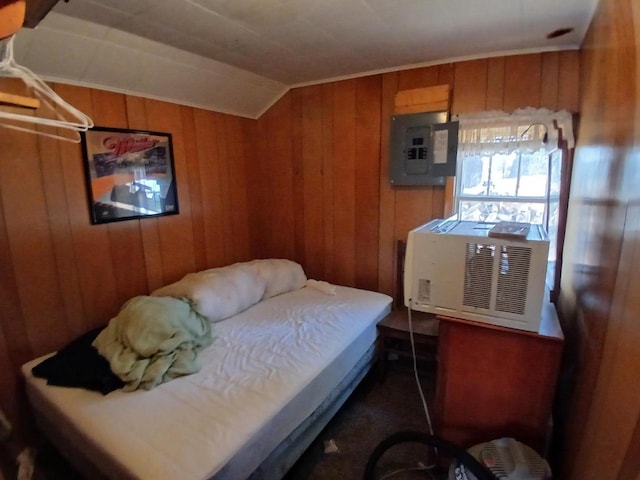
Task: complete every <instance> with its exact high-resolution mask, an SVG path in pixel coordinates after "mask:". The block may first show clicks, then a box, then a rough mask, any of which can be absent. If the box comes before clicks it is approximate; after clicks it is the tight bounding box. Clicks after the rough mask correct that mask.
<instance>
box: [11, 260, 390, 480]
mask: <svg viewBox="0 0 640 480" xmlns="http://www.w3.org/2000/svg"><path fill="white" fill-rule="evenodd" d="M255 262H256V261H253V262H247V263H243V264H235V265H234V266H230V267H224V268H225V269H227V270H223V273H225V272H226V273H225V275H223V277H224V276H226V274H227V273H229V268H231V269H232V270H233V268H237V267H238V266H240V267H241V268H242V269H244V270H245V271H246V270H247V267H249V268H250V269H253V271H254V272H255V271H256V268H257V271H258V275H257V276H256V278H258V277H260V278H261V280H260V281H261V282H262V280H265V279H266V280H265V281H264V282H263V283H264V284H265V286H264V290H263V293H262V294H261V295H260V298H259V300H258V301H257V302H254V300H255V298H256V297H255V295H258V294H259V293H260V289H261V288H262V287H260V288H258V289H257V292H254V294H253V295H254V297H253V298H252V299H248V300H247V299H244V300H242V299H241V300H240V301H238V302H235V303H234V301H229V295H231V297H233V295H234V294H236V295H239V296H240V297H242V296H243V295H245V293H244V292H245V291H246V289H245V288H244V285H245V284H244V283H243V282H233V281H232V282H231V287H229V283H228V282H227V283H225V284H224V285H222V284H221V283H220V281H221V280H225V279H224V278H222V279H221V278H217V277H216V278H215V280H216V281H214V282H209V285H208V287H207V288H209V287H211V286H213V287H219V288H220V289H221V290H222V292H223V294H222V295H221V296H220V298H219V299H218V300H220V299H223V300H225V301H224V302H223V303H220V302H219V301H217V303H216V301H215V300H214V301H213V302H212V301H211V296H210V295H208V294H207V289H202V288H200V287H201V285H199V284H198V281H195V280H197V279H195V280H194V277H193V275H191V276H189V275H188V276H186V277H185V279H183V280H182V281H181V282H182V283H180V282H177V283H176V284H173V285H171V286H168V287H165V289H160V290H159V291H157V292H154V293H152V295H156V296H162V295H168V294H172V295H173V294H175V295H177V296H180V295H184V294H185V291H184V290H185V288H186V289H187V290H189V289H190V294H191V297H192V298H191V299H192V301H193V302H194V303H195V304H196V306H197V304H198V302H200V306H201V309H202V310H207V309H210V310H212V311H214V310H215V311H217V310H218V307H221V306H223V307H228V306H229V304H232V308H231V310H229V311H227V312H226V313H225V314H224V315H228V314H229V313H231V314H232V315H230V316H227V317H226V318H223V319H214V320H213V323H212V328H213V333H214V336H215V339H214V341H213V343H212V344H211V345H210V346H208V347H206V348H205V349H203V350H202V351H201V352H200V355H199V358H198V361H199V363H200V365H201V368H200V370H199V371H198V372H197V373H193V374H190V375H185V376H181V377H179V378H175V379H173V380H170V381H167V382H165V383H162V384H160V385H158V386H156V387H155V388H153V389H151V390H140V389H139V390H135V391H131V392H126V391H123V390H121V389H120V390H115V391H113V392H111V393H109V394H107V395H102V394H101V393H99V392H95V391H90V390H86V389H82V388H65V387H57V386H51V385H48V384H47V382H46V380H44V379H42V378H36V377H34V375H33V374H32V368H33V367H34V366H35V365H38V364H39V363H40V362H41V361H42V360H43V358H39V359H35V360H33V361H31V362H28V363H27V364H25V365H23V367H22V371H23V374H24V376H25V379H26V382H25V383H26V390H27V395H28V399H29V402H30V404H31V407H32V411H33V413H34V416H35V418H36V421H37V424H38V425H39V427H40V428H41V429H42V430H43V432H44V433H45V434H46V435H47V436H48V437H49V438H50V439H51V440H52V442H53V443H54V445H56V447H57V448H58V449H59V450H60V451H61V452H62V453H63V454H64V455H65V456H66V457H67V458H68V459H69V460H70V461H71V462H72V464H73V465H74V466H75V467H76V468H77V469H78V470H79V471H80V472H82V473H83V474H84V475H86V476H87V478H117V479H125V478H139V479H154V480H156V479H157V480H160V479H176V478H180V479H197V480H202V479H216V480H218V479H233V480H238V479H243V478H251V479H277V478H282V476H284V474H285V473H286V471H287V470H288V469H289V468H290V467H291V466H292V465H293V463H294V462H295V461H296V460H297V458H298V457H299V456H300V455H301V454H302V453H303V451H304V450H305V449H306V448H307V446H308V445H309V444H310V443H311V442H312V440H313V439H314V438H315V437H316V436H317V435H318V433H319V432H320V431H321V429H322V428H323V427H324V426H325V425H326V423H327V422H328V421H329V420H330V419H331V417H332V416H333V415H334V414H335V412H336V411H337V410H338V409H339V407H340V406H341V405H342V403H343V402H344V401H345V400H346V398H348V396H349V394H350V393H351V392H352V391H353V389H354V388H355V386H356V385H357V384H358V382H359V381H360V380H361V379H362V378H363V376H364V375H365V374H366V373H367V371H368V370H369V369H370V367H371V366H372V365H373V364H374V363H375V362H374V360H375V356H376V337H377V332H376V324H377V323H378V322H379V321H380V320H381V319H382V318H384V316H386V314H387V313H388V312H389V311H390V305H391V298H390V297H388V296H387V295H383V294H380V293H376V292H371V291H366V290H360V289H356V288H350V287H343V286H334V285H329V284H327V283H326V282H318V281H315V280H308V279H306V276H304V273H303V272H302V273H301V271H302V270H301V267H300V266H299V265H297V264H295V263H294V262H289V261H284V260H280V259H277V260H265V261H257V262H258V263H257V264H256V263H255ZM269 262H272V263H269ZM273 262H276V263H277V268H272V266H273ZM256 265H257V267H256ZM292 269H293V271H295V273H294V274H293V277H295V279H294V280H293V281H292V280H291V277H292V275H291V271H292ZM216 271H217V270H216ZM274 284H276V287H277V288H275V289H274V288H273V285H274ZM193 285H196V286H197V287H196V290H198V289H199V290H198V291H197V292H196V294H194V293H193ZM249 290H251V288H249ZM208 291H209V292H210V291H211V290H210V289H209V290H208ZM234 291H235V293H234ZM238 292H239V293H238ZM187 293H189V292H187ZM203 295H204V296H203ZM214 296H215V293H214ZM236 300H237V299H236ZM246 303H250V304H251V305H250V306H248V307H247V306H246ZM224 315H222V316H224Z"/></svg>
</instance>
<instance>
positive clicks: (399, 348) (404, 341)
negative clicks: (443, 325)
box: [378, 308, 438, 380]
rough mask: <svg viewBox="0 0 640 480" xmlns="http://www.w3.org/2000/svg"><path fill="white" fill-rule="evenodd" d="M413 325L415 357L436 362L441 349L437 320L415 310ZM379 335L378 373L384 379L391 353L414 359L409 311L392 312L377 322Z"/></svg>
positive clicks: (412, 318) (412, 317) (412, 319)
mask: <svg viewBox="0 0 640 480" xmlns="http://www.w3.org/2000/svg"><path fill="white" fill-rule="evenodd" d="M411 324H412V327H413V341H414V344H415V348H416V358H417V359H421V360H427V361H432V362H435V361H436V360H437V355H436V353H437V346H438V319H437V318H436V316H435V315H432V314H428V313H423V312H416V311H412V312H411ZM378 332H379V333H380V350H381V351H380V357H379V360H378V370H379V372H380V379H381V380H384V376H385V373H386V363H387V357H388V355H389V354H390V353H395V354H397V355H400V356H406V357H411V356H412V352H411V342H410V336H409V319H408V317H407V309H406V308H398V309H396V310H393V311H392V312H391V313H390V314H389V315H387V316H386V317H385V318H384V319H382V321H380V323H378Z"/></svg>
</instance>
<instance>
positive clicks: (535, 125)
mask: <svg viewBox="0 0 640 480" xmlns="http://www.w3.org/2000/svg"><path fill="white" fill-rule="evenodd" d="M452 120H457V121H458V122H460V129H459V132H460V133H459V143H458V154H459V155H460V154H462V155H463V156H464V155H483V154H484V155H491V154H498V153H500V154H509V153H511V152H512V151H514V150H520V151H522V152H527V151H528V152H533V151H539V150H541V149H543V150H545V151H546V152H552V151H553V150H555V149H556V148H557V147H558V136H559V131H560V130H562V138H564V139H566V140H567V143H568V147H569V148H573V146H574V145H573V144H574V137H573V122H572V117H571V113H570V112H568V111H566V110H562V111H559V112H553V111H551V110H547V109H544V108H531V107H529V108H524V109H520V110H516V111H515V112H513V113H512V114H508V113H505V112H502V111H488V112H479V113H469V114H460V115H454V116H453V118H452Z"/></svg>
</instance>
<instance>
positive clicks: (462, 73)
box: [451, 59, 487, 114]
mask: <svg viewBox="0 0 640 480" xmlns="http://www.w3.org/2000/svg"><path fill="white" fill-rule="evenodd" d="M454 72H455V73H454V82H455V86H456V90H455V95H453V103H452V105H451V112H452V113H453V114H458V113H461V112H464V113H473V112H482V111H483V110H484V109H485V104H486V99H485V98H486V93H485V92H486V91H487V60H486V59H483V60H472V61H469V62H461V63H456V66H455V70H454Z"/></svg>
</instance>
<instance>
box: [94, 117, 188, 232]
mask: <svg viewBox="0 0 640 480" xmlns="http://www.w3.org/2000/svg"><path fill="white" fill-rule="evenodd" d="M82 152H83V157H84V167H85V177H86V182H87V191H88V196H89V211H90V217H91V223H92V224H99V223H108V222H117V221H121V220H131V219H134V218H138V219H139V218H147V217H158V216H162V215H173V214H177V213H179V209H178V192H177V187H176V175H175V169H174V162H173V144H172V141H171V134H169V133H159V132H145V131H138V130H124V129H116V128H103V127H94V128H91V129H90V130H87V131H86V132H83V133H82Z"/></svg>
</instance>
